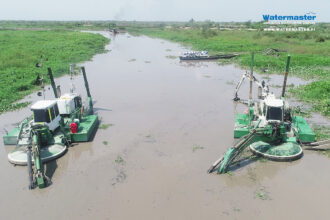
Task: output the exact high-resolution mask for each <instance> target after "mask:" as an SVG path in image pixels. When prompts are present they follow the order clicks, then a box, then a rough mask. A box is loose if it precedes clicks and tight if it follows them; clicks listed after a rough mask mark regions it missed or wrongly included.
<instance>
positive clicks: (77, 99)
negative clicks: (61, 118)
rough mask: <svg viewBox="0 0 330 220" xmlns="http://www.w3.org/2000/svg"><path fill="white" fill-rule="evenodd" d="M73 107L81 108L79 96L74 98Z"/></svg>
mask: <svg viewBox="0 0 330 220" xmlns="http://www.w3.org/2000/svg"><path fill="white" fill-rule="evenodd" d="M74 105H75V108H80V107H81V98H80V97H79V96H76V97H75V98H74Z"/></svg>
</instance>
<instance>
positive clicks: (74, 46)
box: [0, 30, 109, 114]
mask: <svg viewBox="0 0 330 220" xmlns="http://www.w3.org/2000/svg"><path fill="white" fill-rule="evenodd" d="M108 43H109V39H107V38H105V37H103V36H102V35H100V34H92V33H82V32H76V31H55V30H49V31H32V30H29V31H25V30H0V50H1V54H0V77H1V81H0V114H1V113H3V112H5V111H9V110H15V109H19V108H22V107H25V106H27V105H28V104H29V103H27V102H24V103H15V102H16V101H18V100H20V99H22V98H23V97H24V96H26V95H27V94H30V93H31V92H32V91H35V90H36V89H38V88H40V81H38V80H37V79H38V77H41V74H40V71H41V70H42V71H43V72H44V73H45V74H46V73H47V67H51V68H52V70H53V74H54V76H55V77H58V76H61V75H63V74H66V73H69V64H77V63H80V62H82V61H87V60H90V59H91V58H92V57H93V56H94V55H95V54H97V53H102V52H104V51H105V50H104V48H105V45H106V44H108ZM41 55H42V56H43V57H44V65H43V67H42V68H36V63H39V62H40V56H41ZM45 82H46V83H47V82H49V80H48V77H45Z"/></svg>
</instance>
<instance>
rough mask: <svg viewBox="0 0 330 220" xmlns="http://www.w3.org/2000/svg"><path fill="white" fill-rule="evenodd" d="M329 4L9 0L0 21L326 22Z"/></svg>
mask: <svg viewBox="0 0 330 220" xmlns="http://www.w3.org/2000/svg"><path fill="white" fill-rule="evenodd" d="M329 8H330V1H324V0H314V1H307V0H303V1H298V0H293V1H286V0H278V1H276V2H275V3H274V2H271V1H263V0H251V1H249V2H247V1H238V0H231V1H221V0H204V1H202V2H201V1H193V0H191V1H187V0H135V1H131V0H122V1H120V2H118V1H113V0H108V1H107V0H94V1H91V0H84V1H79V0H57V1H56V2H54V1H45V0H43V1H42V0H30V1H23V2H22V1H21V0H11V1H6V3H3V4H2V6H1V8H0V20H35V21H37V20H43V21H83V20H85V21H87V20H88V21H109V20H116V21H169V22H172V21H173V22H175V21H178V22H182V21H188V20H190V19H191V18H193V19H194V20H196V21H205V20H212V21H216V22H232V21H233V22H244V21H248V20H251V21H261V20H262V15H263V14H278V15H304V14H306V13H308V12H314V13H316V15H317V20H316V22H330V13H329V11H328V10H329Z"/></svg>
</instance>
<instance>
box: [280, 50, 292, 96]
mask: <svg viewBox="0 0 330 220" xmlns="http://www.w3.org/2000/svg"><path fill="white" fill-rule="evenodd" d="M290 58H291V57H290V55H288V58H287V60H286V70H285V74H284V81H283V87H282V97H284V95H285V88H286V81H287V79H288V74H289V65H290Z"/></svg>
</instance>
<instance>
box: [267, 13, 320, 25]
mask: <svg viewBox="0 0 330 220" xmlns="http://www.w3.org/2000/svg"><path fill="white" fill-rule="evenodd" d="M262 18H263V19H264V21H265V22H266V23H265V24H315V23H316V13H314V12H308V13H306V14H304V15H277V14H274V15H270V14H265V15H262Z"/></svg>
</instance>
